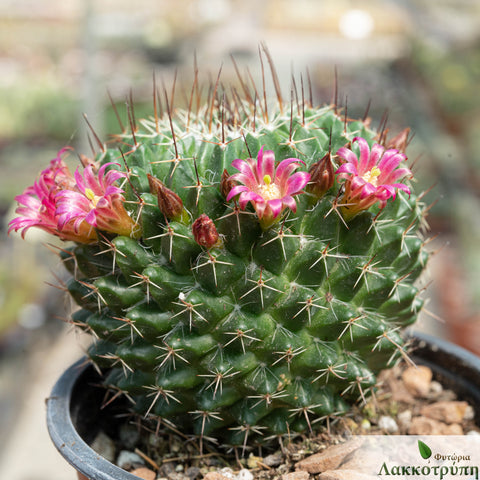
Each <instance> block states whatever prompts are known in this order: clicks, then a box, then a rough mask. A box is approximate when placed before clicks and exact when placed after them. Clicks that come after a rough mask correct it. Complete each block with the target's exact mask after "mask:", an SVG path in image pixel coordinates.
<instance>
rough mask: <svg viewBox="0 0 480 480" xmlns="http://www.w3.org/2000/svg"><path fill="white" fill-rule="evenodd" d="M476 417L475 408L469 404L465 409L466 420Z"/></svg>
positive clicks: (464, 417)
mask: <svg viewBox="0 0 480 480" xmlns="http://www.w3.org/2000/svg"><path fill="white" fill-rule="evenodd" d="M474 418H475V410H474V409H473V407H472V406H471V405H468V407H467V409H466V410H465V414H464V415H463V419H464V420H473V419H474Z"/></svg>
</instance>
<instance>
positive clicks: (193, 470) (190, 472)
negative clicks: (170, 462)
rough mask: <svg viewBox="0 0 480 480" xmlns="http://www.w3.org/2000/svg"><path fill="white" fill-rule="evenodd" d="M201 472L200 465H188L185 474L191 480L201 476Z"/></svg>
mask: <svg viewBox="0 0 480 480" xmlns="http://www.w3.org/2000/svg"><path fill="white" fill-rule="evenodd" d="M200 473H201V470H200V469H199V468H198V467H188V468H187V469H186V470H185V475H186V476H187V477H188V478H190V479H191V480H194V479H195V478H198V477H199V476H200Z"/></svg>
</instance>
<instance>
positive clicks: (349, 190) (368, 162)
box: [335, 137, 412, 219]
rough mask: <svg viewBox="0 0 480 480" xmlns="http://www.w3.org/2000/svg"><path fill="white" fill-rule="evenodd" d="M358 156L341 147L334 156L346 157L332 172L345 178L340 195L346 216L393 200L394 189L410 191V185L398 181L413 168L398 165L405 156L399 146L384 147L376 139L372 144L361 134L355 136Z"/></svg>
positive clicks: (349, 216)
mask: <svg viewBox="0 0 480 480" xmlns="http://www.w3.org/2000/svg"><path fill="white" fill-rule="evenodd" d="M353 142H357V144H358V148H359V153H360V157H358V156H357V154H356V153H355V152H353V150H351V149H349V148H346V147H342V148H340V149H339V150H338V151H337V156H339V157H340V158H341V159H343V160H344V161H345V163H343V164H342V165H341V166H340V168H338V170H337V171H336V172H335V174H336V175H337V180H342V179H343V180H344V181H345V183H344V185H345V192H344V194H343V197H342V204H343V205H344V207H343V213H344V215H345V216H346V217H347V219H349V218H352V217H353V216H354V215H356V214H357V213H358V212H360V211H362V210H366V209H367V208H370V207H371V206H372V205H373V204H375V203H376V202H379V203H380V207H381V208H383V207H385V205H386V204H387V200H388V199H389V198H392V199H393V200H395V197H396V190H397V189H398V190H402V191H404V192H405V193H407V194H408V195H410V189H409V188H408V187H407V186H406V185H405V184H404V183H398V182H397V181H398V180H399V179H401V178H403V177H406V176H411V175H412V172H411V171H410V170H409V169H408V168H405V167H402V168H398V166H399V165H400V162H402V161H403V160H406V159H407V157H406V156H405V155H404V154H403V153H400V152H399V151H398V150H395V149H389V150H385V148H384V147H382V146H381V145H379V144H377V143H375V144H374V145H373V146H372V148H371V149H370V147H369V146H368V143H367V141H366V140H365V139H364V138H361V137H355V138H354V139H353Z"/></svg>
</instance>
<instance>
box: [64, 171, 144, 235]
mask: <svg viewBox="0 0 480 480" xmlns="http://www.w3.org/2000/svg"><path fill="white" fill-rule="evenodd" d="M110 165H114V164H113V163H106V164H105V165H103V166H102V167H100V170H99V171H98V175H96V174H95V172H94V167H93V165H87V166H86V167H85V169H84V171H83V176H82V174H81V173H80V172H79V170H78V169H77V170H76V171H75V181H76V185H75V190H70V189H67V190H61V191H60V192H59V193H58V194H57V196H56V201H57V209H56V214H57V215H58V227H59V229H60V230H63V229H64V228H65V226H66V225H69V224H70V223H73V227H74V229H75V231H77V230H78V229H79V228H80V226H81V225H82V223H83V222H86V223H88V224H89V225H91V226H92V227H95V228H98V229H99V230H103V231H106V232H111V233H117V234H119V235H126V236H130V235H132V234H133V233H134V230H135V227H136V224H135V222H134V221H133V219H132V218H131V217H130V215H129V214H128V212H127V211H126V210H125V207H124V206H123V202H124V198H123V195H122V194H123V190H122V189H121V188H120V187H117V186H116V185H115V182H116V181H117V180H118V179H120V178H124V177H125V176H126V173H125V172H120V171H118V170H114V169H111V170H109V171H108V172H106V169H107V167H109V166H110Z"/></svg>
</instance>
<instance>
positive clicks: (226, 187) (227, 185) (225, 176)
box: [220, 169, 237, 198]
mask: <svg viewBox="0 0 480 480" xmlns="http://www.w3.org/2000/svg"><path fill="white" fill-rule="evenodd" d="M235 185H237V184H236V182H235V180H232V176H231V175H230V174H229V173H228V172H227V170H226V169H224V170H223V173H222V179H221V180H220V192H221V193H222V195H223V196H224V198H227V197H228V194H229V193H230V190H232V188H233V187H235Z"/></svg>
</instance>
